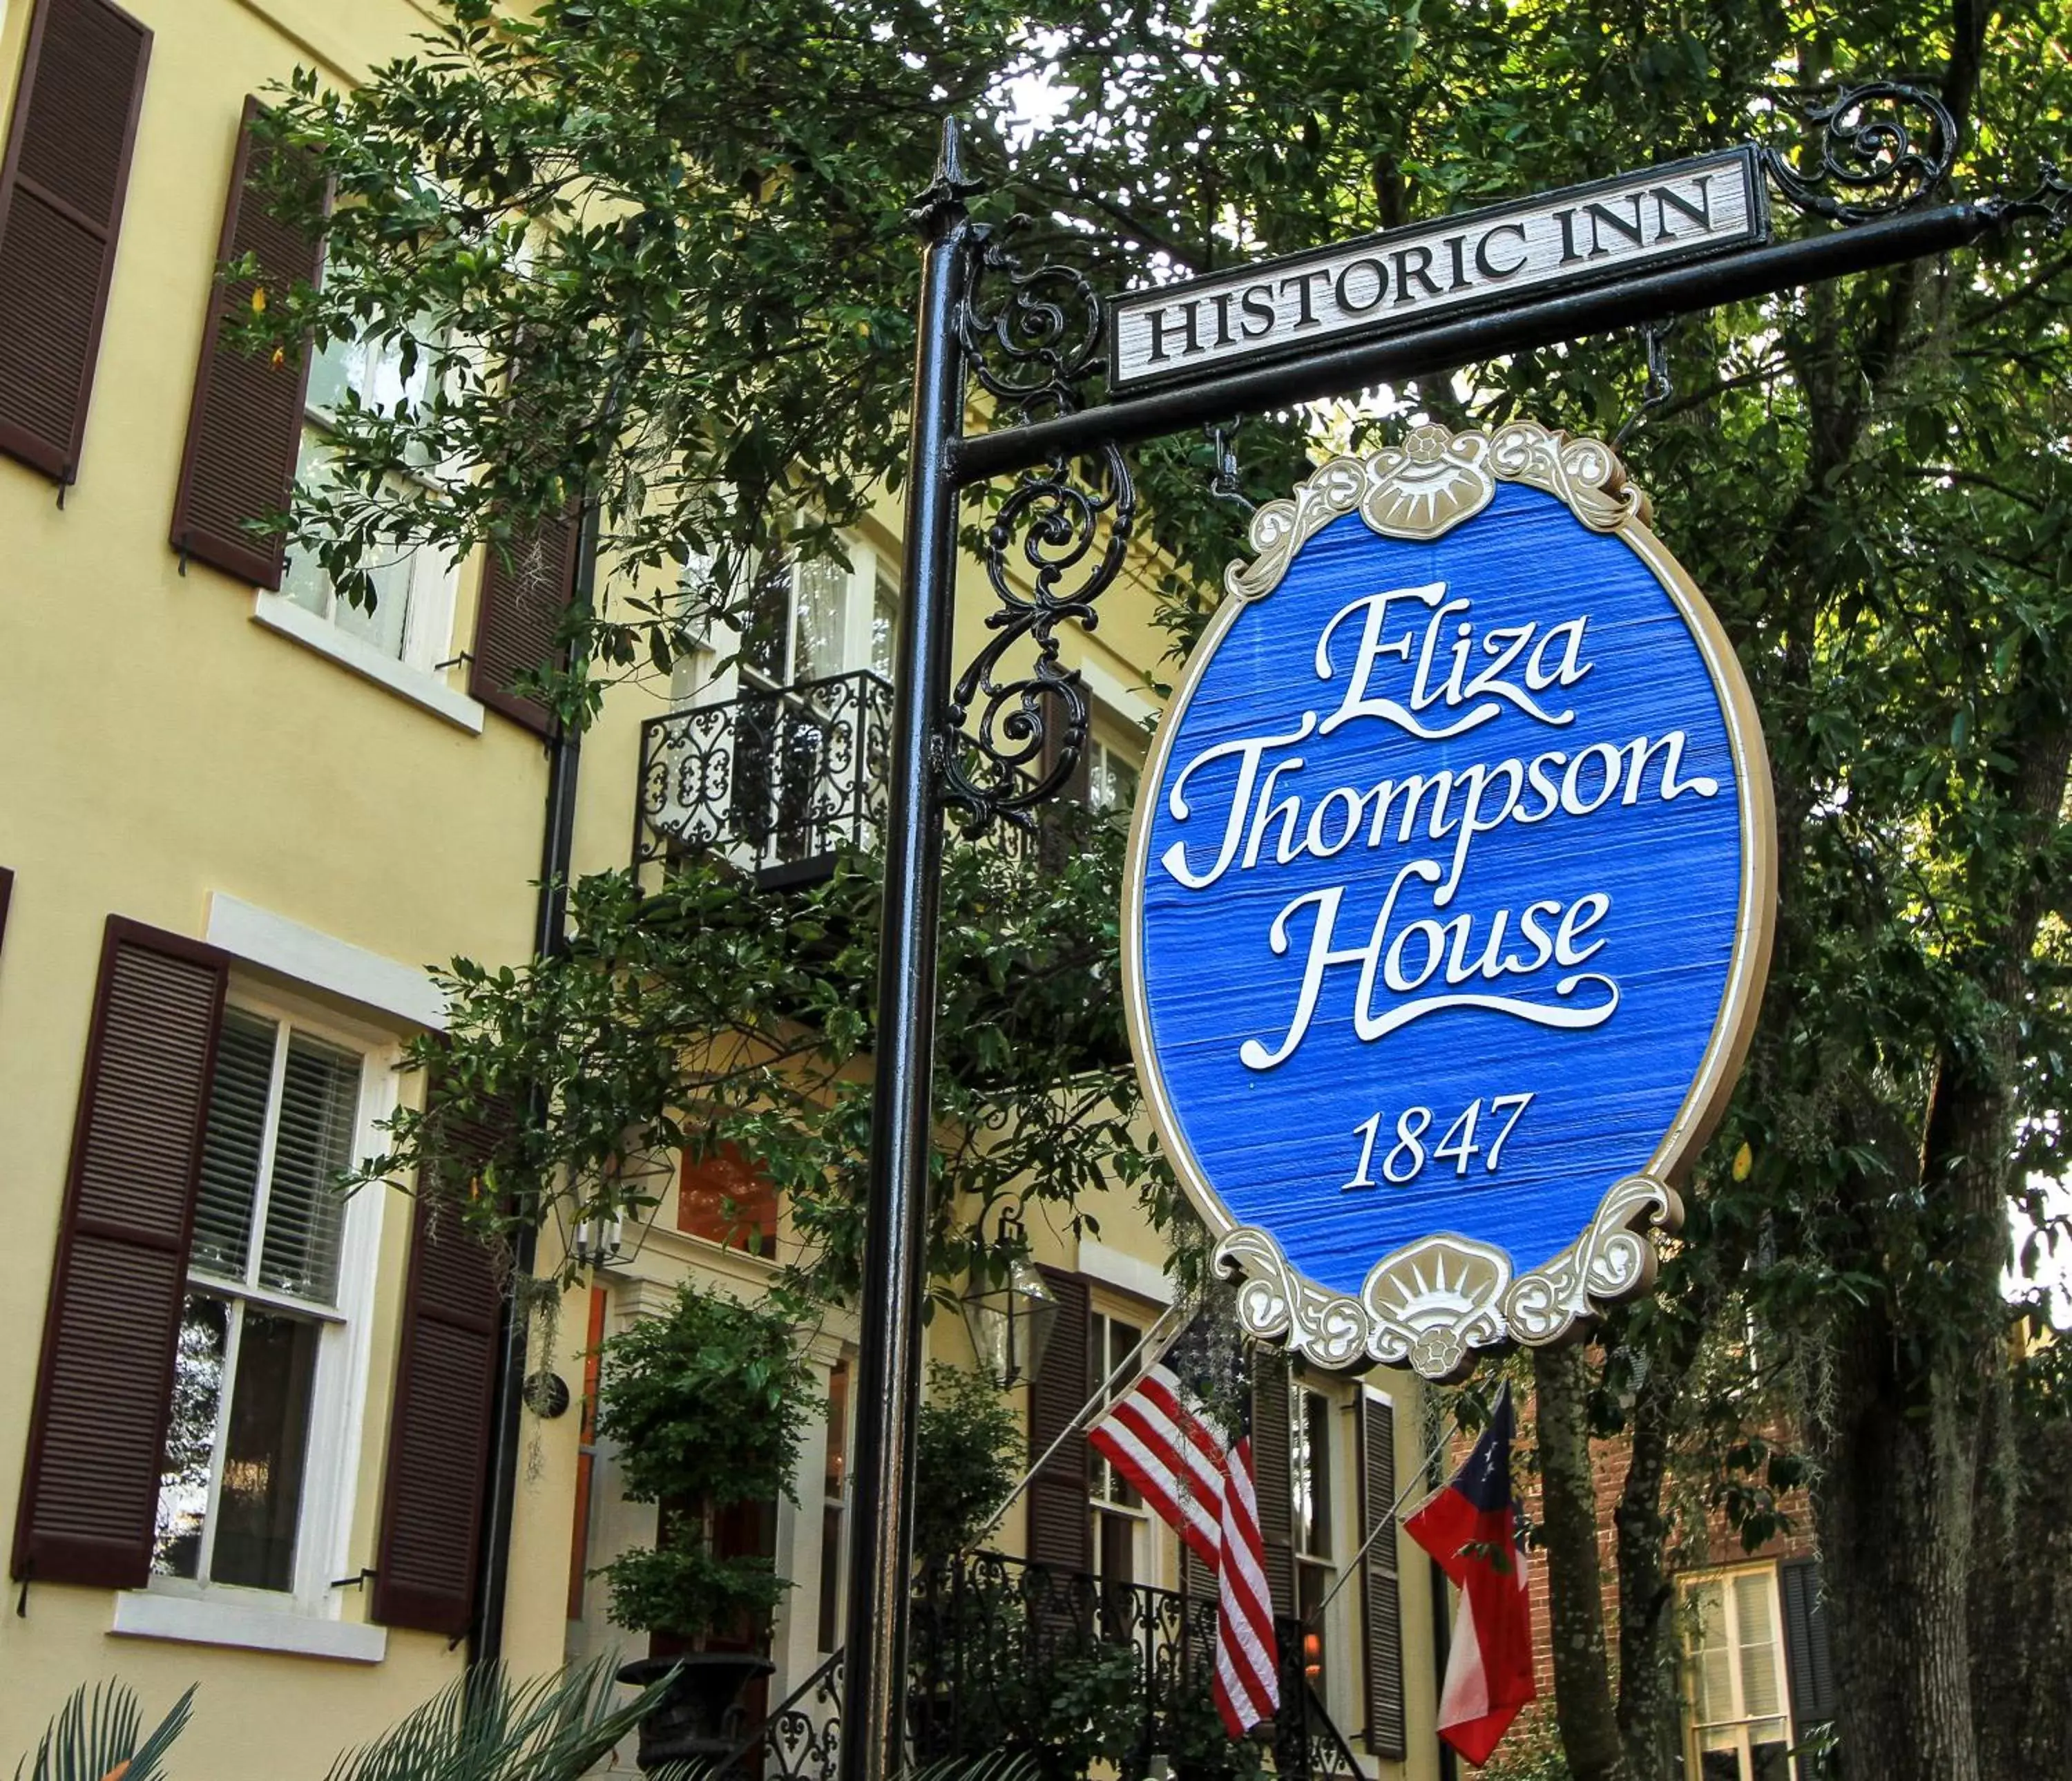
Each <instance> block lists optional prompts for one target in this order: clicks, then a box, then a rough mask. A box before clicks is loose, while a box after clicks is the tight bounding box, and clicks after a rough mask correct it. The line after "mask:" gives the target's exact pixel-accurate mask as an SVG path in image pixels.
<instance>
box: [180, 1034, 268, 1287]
mask: <svg viewBox="0 0 2072 1781" xmlns="http://www.w3.org/2000/svg"><path fill="white" fill-rule="evenodd" d="M276 1038H277V1029H276V1028H275V1026H274V1025H273V1022H271V1021H270V1020H262V1019H261V1018H259V1017H258V1016H257V1015H256V1014H245V1013H244V1012H243V1011H242V1010H238V1009H232V1010H229V1011H228V1013H227V1014H225V1015H224V1023H223V1032H222V1034H221V1035H220V1038H219V1039H217V1041H216V1087H215V1090H214V1092H212V1094H211V1095H210V1096H209V1103H208V1136H207V1137H205V1138H204V1139H203V1143H202V1153H201V1187H200V1191H199V1194H198V1195H196V1198H195V1232H194V1257H193V1265H194V1266H195V1267H196V1268H198V1269H200V1270H201V1271H202V1272H203V1273H211V1274H220V1275H222V1276H223V1277H224V1278H225V1279H226V1280H242V1279H244V1277H245V1266H246V1264H247V1263H248V1262H249V1261H250V1259H251V1239H252V1210H253V1203H255V1202H256V1201H257V1199H258V1197H259V1164H260V1159H261V1157H262V1156H263V1155H264V1154H265V1147H266V1103H267V1101H268V1100H269V1098H270V1096H271V1092H272V1089H273V1047H274V1043H275V1040H276Z"/></svg>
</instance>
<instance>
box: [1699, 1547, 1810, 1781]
mask: <svg viewBox="0 0 2072 1781" xmlns="http://www.w3.org/2000/svg"><path fill="white" fill-rule="evenodd" d="M1756 1576H1760V1577H1762V1578H1763V1579H1764V1580H1765V1582H1766V1586H1767V1590H1766V1593H1767V1594H1768V1596H1769V1599H1770V1657H1771V1661H1772V1662H1773V1664H1774V1665H1775V1680H1776V1688H1777V1710H1776V1712H1774V1713H1749V1712H1748V1711H1747V1707H1748V1684H1747V1679H1746V1677H1745V1676H1744V1675H1743V1673H1742V1668H1741V1647H1742V1641H1741V1605H1740V1601H1739V1598H1738V1595H1737V1591H1736V1590H1735V1588H1734V1585H1735V1583H1736V1582H1737V1580H1738V1579H1740V1578H1741V1577H1756ZM1711 1585H1717V1586H1719V1589H1720V1600H1721V1602H1722V1603H1723V1604H1724V1606H1725V1631H1726V1636H1727V1651H1728V1654H1729V1657H1728V1672H1729V1676H1730V1678H1731V1680H1732V1682H1733V1706H1734V1715H1735V1716H1734V1717H1733V1718H1731V1719H1714V1720H1708V1721H1705V1722H1704V1724H1703V1725H1700V1723H1699V1720H1698V1712H1697V1708H1698V1674H1697V1672H1698V1664H1697V1648H1696V1643H1695V1641H1694V1639H1693V1638H1692V1631H1693V1630H1694V1629H1693V1625H1692V1622H1691V1620H1690V1619H1688V1618H1686V1619H1685V1621H1684V1626H1683V1637H1682V1638H1681V1639H1679V1646H1680V1647H1681V1649H1680V1656H1681V1657H1682V1660H1683V1758H1684V1762H1685V1764H1686V1766H1687V1768H1688V1771H1689V1773H1690V1774H1691V1775H1692V1777H1693V1778H1694V1781H1695V1778H1696V1776H1697V1775H1699V1774H1700V1772H1701V1758H1702V1757H1703V1755H1704V1750H1705V1746H1704V1744H1703V1743H1702V1742H1701V1739H1702V1738H1703V1737H1704V1734H1706V1733H1707V1732H1708V1731H1709V1732H1712V1733H1714V1734H1719V1733H1733V1734H1738V1735H1737V1742H1736V1743H1735V1745H1734V1746H1733V1747H1734V1748H1735V1749H1736V1750H1737V1752H1738V1753H1739V1755H1740V1758H1741V1768H1742V1771H1743V1772H1744V1774H1747V1775H1752V1774H1753V1772H1754V1769H1755V1757H1754V1753H1753V1748H1752V1746H1751V1742H1750V1738H1749V1731H1750V1728H1751V1727H1753V1726H1755V1725H1770V1724H1777V1725H1782V1727H1783V1728H1784V1744H1785V1749H1786V1752H1787V1754H1786V1757H1785V1763H1786V1773H1787V1774H1790V1775H1794V1776H1795V1775H1798V1774H1799V1758H1797V1757H1796V1756H1795V1755H1792V1754H1788V1753H1789V1752H1790V1750H1791V1749H1792V1747H1793V1746H1794V1743H1795V1742H1796V1739H1795V1737H1794V1731H1793V1727H1792V1721H1791V1663H1790V1651H1788V1650H1787V1649H1786V1631H1785V1625H1784V1594H1783V1591H1782V1590H1781V1589H1780V1588H1779V1587H1778V1577H1777V1566H1776V1565H1775V1564H1774V1562H1764V1563H1757V1564H1753V1565H1729V1566H1726V1567H1725V1568H1723V1569H1718V1570H1710V1571H1703V1572H1700V1573H1696V1574H1694V1575H1692V1576H1688V1577H1679V1578H1678V1579H1677V1594H1678V1597H1679V1603H1678V1605H1679V1607H1680V1608H1681V1609H1682V1610H1683V1614H1685V1616H1686V1617H1688V1616H1689V1615H1691V1614H1694V1613H1695V1611H1696V1610H1695V1606H1694V1604H1693V1599H1692V1598H1694V1597H1695V1595H1696V1593H1697V1591H1698V1590H1700V1589H1703V1588H1705V1587H1707V1586H1711ZM1712 1747H1713V1748H1714V1749H1718V1748H1720V1746H1712Z"/></svg>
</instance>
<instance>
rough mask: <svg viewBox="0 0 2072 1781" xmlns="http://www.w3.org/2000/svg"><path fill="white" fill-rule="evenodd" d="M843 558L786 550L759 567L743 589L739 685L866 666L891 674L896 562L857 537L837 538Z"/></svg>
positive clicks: (789, 683) (805, 680)
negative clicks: (806, 555)
mask: <svg viewBox="0 0 2072 1781" xmlns="http://www.w3.org/2000/svg"><path fill="white" fill-rule="evenodd" d="M839 543H840V545H841V550H842V552H843V553H844V554H845V556H846V557H848V558H849V561H848V562H847V563H844V562H842V561H841V560H840V559H839V558H837V557H832V556H820V557H810V558H804V559H802V558H800V557H797V556H796V555H794V554H793V553H791V551H789V550H786V551H783V552H780V553H777V554H775V555H774V556H772V557H771V558H770V559H769V560H768V561H766V562H765V563H764V565H763V568H762V570H761V572H760V573H759V574H758V575H757V576H756V578H755V580H754V582H753V583H752V584H751V586H750V590H749V598H748V613H747V623H746V628H745V629H744V630H743V631H742V634H741V660H740V666H741V672H742V680H743V683H744V686H745V687H746V688H754V689H758V690H761V691H775V690H776V689H779V688H783V687H796V686H804V685H808V684H809V683H811V682H812V681H823V680H827V679H829V678H831V677H833V676H835V675H837V674H848V673H854V672H856V670H857V669H858V668H869V669H870V670H871V672H872V673H875V674H877V675H878V677H880V678H881V679H883V680H890V678H891V677H892V644H893V635H894V628H895V627H896V626H897V625H898V619H899V582H898V572H897V570H896V567H895V566H894V564H893V562H892V561H891V560H890V557H886V556H885V555H882V553H879V552H878V550H876V549H874V548H873V547H872V546H871V545H868V544H865V543H864V542H863V541H861V539H858V538H853V537H846V536H845V537H842V538H841V540H840V541H839Z"/></svg>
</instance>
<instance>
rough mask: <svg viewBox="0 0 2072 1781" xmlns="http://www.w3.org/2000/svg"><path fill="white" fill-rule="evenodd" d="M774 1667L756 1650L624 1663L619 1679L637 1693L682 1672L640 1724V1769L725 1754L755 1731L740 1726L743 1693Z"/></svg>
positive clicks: (691, 1653)
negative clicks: (755, 1651) (672, 1673)
mask: <svg viewBox="0 0 2072 1781" xmlns="http://www.w3.org/2000/svg"><path fill="white" fill-rule="evenodd" d="M775 1668H776V1665H775V1664H772V1663H771V1661H770V1660H769V1659H768V1658H767V1657H759V1656H756V1655H755V1654H754V1652H753V1651H688V1652H686V1653H685V1655H684V1656H681V1657H642V1658H637V1659H635V1660H634V1661H633V1662H632V1663H631V1664H621V1665H620V1666H619V1680H620V1681H622V1682H624V1683H627V1684H629V1685H631V1687H634V1688H647V1687H648V1686H650V1685H651V1684H654V1683H656V1682H659V1681H660V1680H661V1679H662V1678H663V1677H664V1676H667V1675H668V1673H669V1672H670V1671H672V1670H675V1671H676V1672H677V1675H676V1681H675V1682H674V1683H673V1684H672V1685H671V1687H670V1688H669V1692H668V1693H667V1694H666V1695H664V1697H662V1701H661V1704H660V1705H659V1706H657V1707H656V1709H655V1710H654V1711H653V1712H652V1713H649V1714H648V1717H646V1718H645V1719H643V1720H642V1721H640V1750H639V1764H640V1767H641V1768H642V1769H643V1770H648V1771H652V1770H654V1769H658V1768H660V1767H662V1766H663V1765H664V1763H668V1762H692V1761H697V1760H700V1759H703V1760H706V1761H710V1760H712V1759H713V1758H717V1757H722V1756H724V1755H726V1754H727V1752H728V1751H730V1750H732V1749H733V1748H734V1746H735V1745H736V1744H738V1743H739V1742H741V1740H742V1737H743V1736H744V1735H745V1734H746V1733H747V1731H748V1730H750V1728H749V1727H748V1726H746V1725H743V1724H742V1723H741V1720H742V1713H741V1696H742V1690H743V1689H745V1688H746V1687H747V1686H748V1684H750V1683H751V1682H753V1681H754V1680H755V1679H756V1678H757V1677H758V1676H767V1675H769V1674H770V1672H771V1671H772V1670H774V1669H775Z"/></svg>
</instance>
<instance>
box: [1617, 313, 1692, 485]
mask: <svg viewBox="0 0 2072 1781" xmlns="http://www.w3.org/2000/svg"><path fill="white" fill-rule="evenodd" d="M1675 331H1676V318H1675V316H1673V315H1672V316H1669V317H1667V318H1666V319H1663V320H1661V321H1659V322H1643V323H1641V327H1640V338H1641V340H1642V343H1643V344H1644V345H1645V346H1646V348H1647V388H1646V390H1645V391H1644V392H1643V393H1642V396H1641V398H1640V406H1639V407H1638V408H1637V409H1634V411H1633V413H1630V414H1629V415H1628V416H1627V417H1626V424H1625V425H1624V426H1622V427H1620V429H1619V430H1618V432H1617V433H1615V434H1613V435H1612V450H1614V451H1618V450H1621V449H1622V447H1623V446H1625V444H1626V440H1627V438H1629V437H1630V435H1631V434H1632V433H1633V430H1634V428H1636V427H1637V426H1639V425H1640V423H1641V422H1642V421H1644V420H1646V418H1647V417H1648V416H1649V415H1651V414H1652V413H1654V412H1655V409H1659V408H1660V407H1661V406H1662V405H1663V403H1665V402H1667V401H1668V400H1669V398H1670V397H1672V396H1674V395H1675V393H1676V385H1675V382H1674V381H1673V380H1671V376H1670V375H1669V337H1670V335H1672V334H1674V333H1675Z"/></svg>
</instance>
